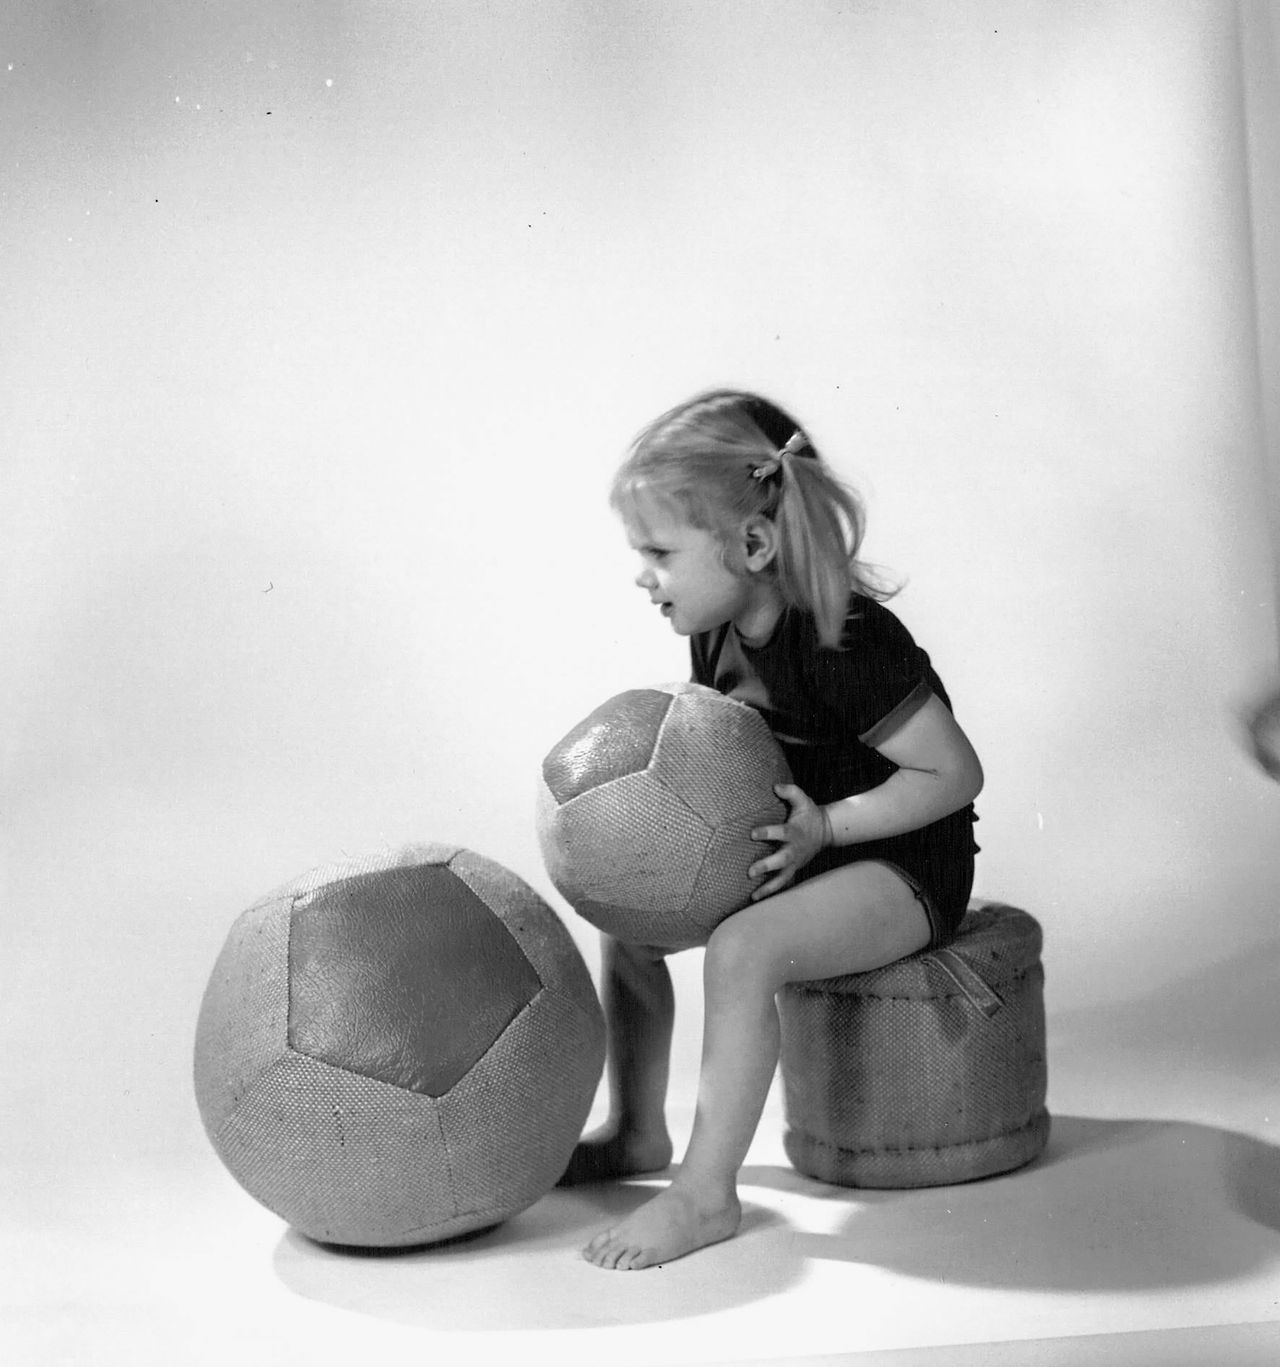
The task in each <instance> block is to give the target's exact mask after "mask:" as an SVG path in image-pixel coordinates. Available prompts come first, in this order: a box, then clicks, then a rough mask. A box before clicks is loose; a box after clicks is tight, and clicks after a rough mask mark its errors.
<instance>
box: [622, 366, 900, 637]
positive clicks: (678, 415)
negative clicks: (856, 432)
mask: <svg viewBox="0 0 1280 1367" xmlns="http://www.w3.org/2000/svg"><path fill="white" fill-rule="evenodd" d="M783 448H786V450H785V451H784V449H783ZM642 498H644V499H655V500H657V501H658V503H659V504H660V505H664V506H666V507H667V508H669V509H670V510H671V511H672V512H674V513H675V514H676V515H677V516H679V517H680V518H681V519H682V520H683V521H685V522H687V523H688V524H689V525H690V526H693V527H698V528H701V529H702V530H704V531H711V532H714V533H715V534H716V535H717V536H718V537H719V538H720V540H721V544H722V546H723V547H724V549H725V551H726V553H727V552H728V550H729V538H730V537H731V536H732V535H733V533H734V532H735V531H736V530H737V529H738V528H739V527H740V526H741V525H742V524H743V522H745V521H746V520H747V519H748V518H751V517H765V518H768V519H769V520H770V521H771V522H773V524H774V526H775V527H776V529H777V537H778V551H777V554H776V556H775V557H774V560H773V562H772V565H771V566H770V572H772V574H773V575H774V577H775V580H776V583H777V586H778V591H779V593H780V594H781V596H782V599H783V601H784V602H785V603H787V604H788V605H790V606H792V607H795V608H799V609H801V610H803V611H805V612H808V613H810V614H811V615H812V616H813V619H814V621H815V622H816V624H817V628H818V637H819V640H820V641H821V642H822V644H823V645H825V646H829V647H832V648H835V647H837V646H838V645H839V643H840V637H841V634H842V631H843V627H844V620H845V616H846V614H847V612H848V609H849V595H850V593H858V594H861V595H863V596H864V597H867V598H876V599H885V598H889V597H892V595H893V593H894V592H895V591H896V590H894V589H891V588H886V587H885V586H884V585H883V584H882V583H881V582H880V580H879V578H878V576H877V575H876V573H875V571H874V570H873V569H872V568H871V567H870V566H868V565H866V564H865V563H864V562H863V561H861V560H860V559H859V558H858V553H859V551H860V549H861V546H862V537H863V531H864V527H865V514H864V513H863V509H862V501H861V499H860V498H859V497H858V495H857V494H856V493H855V492H854V491H853V489H851V488H849V487H848V486H847V485H846V484H844V483H842V482H841V481H840V480H839V479H838V478H837V477H836V475H835V474H834V473H833V472H832V470H831V468H830V467H829V466H828V465H827V464H826V463H825V461H823V459H822V457H821V456H820V455H819V454H818V451H817V448H816V447H815V446H814V445H813V443H812V442H811V441H810V440H809V438H808V436H807V435H806V434H805V433H804V430H803V428H801V427H800V425H799V423H797V422H796V421H795V419H793V418H792V417H791V416H790V415H789V414H788V413H787V412H785V411H784V410H783V409H781V408H779V407H778V406H777V404H774V403H771V402H770V401H769V400H768V399H764V398H761V397H760V396H759V395H758V394H750V393H746V392H744V391H742V390H736V389H715V390H711V391H709V392H707V393H705V394H699V395H697V396H696V397H695V398H692V399H689V400H688V401H687V402H685V403H682V404H679V405H678V406H677V407H675V408H672V409H671V410H670V411H669V412H666V413H664V414H662V416H661V417H659V418H657V419H656V420H655V421H653V422H651V423H650V424H649V426H648V427H646V428H645V429H644V430H643V431H642V432H641V433H640V435H639V436H638V437H636V439H635V440H634V441H633V442H632V443H631V448H630V450H629V451H628V453H627V457H626V459H625V460H624V461H623V463H622V465H621V467H620V468H619V470H618V472H617V474H616V475H615V476H614V479H613V487H612V489H611V491H610V495H609V502H610V504H611V506H612V507H613V508H614V509H615V510H616V511H617V512H619V513H620V514H622V516H623V517H626V516H627V515H628V513H634V512H635V510H636V504H637V501H638V500H639V499H642ZM725 563H726V566H727V567H728V568H729V569H731V570H733V571H735V572H740V569H741V567H740V566H737V565H734V564H731V563H730V562H729V559H728V556H727V554H726V561H725Z"/></svg>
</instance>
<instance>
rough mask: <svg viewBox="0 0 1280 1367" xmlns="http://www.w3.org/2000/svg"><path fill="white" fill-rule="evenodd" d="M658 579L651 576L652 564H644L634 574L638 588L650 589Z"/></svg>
mask: <svg viewBox="0 0 1280 1367" xmlns="http://www.w3.org/2000/svg"><path fill="white" fill-rule="evenodd" d="M657 582H658V581H657V580H656V579H655V578H654V576H653V566H652V565H645V566H643V567H642V568H641V570H640V573H639V574H637V575H636V579H635V583H636V587H637V588H639V589H646V590H647V589H651V588H653V586H654V585H655V584H656V583H657Z"/></svg>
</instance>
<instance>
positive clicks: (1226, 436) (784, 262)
mask: <svg viewBox="0 0 1280 1367" xmlns="http://www.w3.org/2000/svg"><path fill="white" fill-rule="evenodd" d="M1237 18H1238V17H1237V13H1236V10H1235V8H1234V7H1233V6H1231V5H1228V4H1222V3H1214V2H1211V0H1205V2H1203V3H1185V4H1180V5H1177V6H1170V5H1164V4H1159V3H1150V4H1148V3H1136V2H1133V0H1131V2H1129V3H1120V4H1103V3H1071V4H1062V3H1051V2H1050V0H1035V2H1033V3H1030V4H1025V3H1020V4H1016V5H1009V4H991V3H985V2H984V3H977V2H976V0H975V2H973V3H968V2H967V0H966V3H958V4H950V5H947V6H945V7H943V6H935V5H923V4H914V5H905V6H899V5H894V6H881V5H876V4H869V5H863V6H853V5H847V4H844V5H842V4H836V3H820V2H818V0H814V2H813V3H800V2H798V0H797V2H796V3H747V4H741V3H728V2H727V0H726V2H723V3H722V2H721V0H684V2H677V0H651V3H634V2H633V0H623V2H622V3H616V4H610V5H607V6H605V5H587V4H570V3H539V4H537V5H533V4H519V3H513V2H512V0H506V2H504V3H496V4H491V5H490V4H486V5H474V4H471V3H468V2H467V0H456V2H453V3H437V4H433V5H431V6H425V7H424V6H421V5H419V4H416V3H413V4H411V3H407V0H394V2H387V3H379V4H376V5H374V4H367V5H359V4H354V3H339V2H338V0H328V3H316V4H311V5H306V6H297V5H293V4H285V3H272V2H270V0H268V3H262V0H255V3H240V2H239V0H237V3H234V4H224V5H219V6H206V5H203V4H199V3H196V0H173V3H170V4H167V5H164V6H154V5H151V4H144V3H141V2H140V0H139V3H120V4H113V5H107V4H101V5H96V6H89V7H84V6H80V5H75V4H72V3H70V0H42V3H40V4H35V3H30V4H25V5H23V4H17V3H14V4H10V5H9V6H7V7H6V20H7V23H6V27H7V28H8V35H7V43H8V47H7V49H6V52H4V53H0V154H2V157H0V165H2V166H3V168H4V169H3V181H2V182H0V194H2V195H3V206H4V207H3V214H2V215H0V280H2V281H3V285H2V288H3V301H4V309H3V317H4V343H3V346H2V347H0V416H2V419H3V421H2V429H0V430H2V432H3V439H2V442H0V472H2V477H3V489H2V491H0V492H2V497H3V507H4V521H5V534H4V537H3V541H2V543H0V571H2V574H3V578H2V580H0V595H2V598H0V603H2V605H3V614H4V623H3V624H4V646H3V649H2V651H0V687H2V688H3V708H4V711H3V715H4V717H5V718H6V725H5V726H4V727H3V734H2V735H0V762H2V764H3V770H2V782H3V792H2V801H3V821H4V831H3V840H4V850H3V855H4V871H3V877H4V883H3V918H4V919H3V931H4V938H5V954H4V960H5V967H4V977H5V982H4V985H3V994H2V995H0V1003H3V1004H2V1005H0V1019H2V1020H3V1040H2V1046H3V1051H4V1055H5V1057H6V1059H7V1060H8V1061H9V1063H10V1065H11V1066H13V1065H15V1064H16V1077H15V1079H14V1082H13V1085H10V1086H9V1087H6V1088H5V1089H4V1091H3V1093H0V1106H2V1107H3V1108H4V1110H3V1114H4V1116H5V1129H4V1141H3V1142H4V1145H5V1146H6V1149H7V1151H8V1153H9V1154H10V1155H13V1156H16V1157H18V1158H19V1159H21V1158H22V1156H23V1155H24V1154H31V1155H35V1154H47V1153H49V1152H50V1151H51V1150H59V1149H64V1150H66V1151H67V1152H68V1153H78V1152H80V1151H81V1150H84V1151H86V1152H87V1151H90V1150H92V1149H94V1148H95V1147H100V1141H98V1140H97V1139H95V1138H93V1137H92V1136H91V1135H90V1133H89V1132H88V1131H87V1130H86V1122H85V1117H86V1115H92V1116H93V1117H94V1122H93V1126H92V1129H93V1131H94V1133H97V1132H98V1126H99V1124H100V1123H101V1122H102V1121H103V1120H105V1121H106V1122H107V1128H108V1131H109V1133H110V1134H111V1136H112V1141H111V1145H112V1148H111V1151H112V1152H113V1153H114V1154H116V1155H117V1156H120V1155H125V1154H139V1153H142V1154H145V1153H148V1152H156V1153H161V1152H164V1153H175V1152H186V1151H188V1150H190V1149H200V1150H201V1151H202V1152H203V1139H202V1137H201V1136H200V1134H199V1128H198V1121H197V1119H196V1116H195V1111H194V1105H193V1103H192V1101H191V1097H190V1087H189V1082H188V1072H189V1066H190V1043H191V1034H192V1030H193V1027H194V1020H195V1013H196V1010H197V1008H198V1004H199V998H200V993H201V991H202V990H203V986H204V982H205V979H206V977H207V975H208V972H209V969H210V967H211V966H212V962H213V958H214V955H215V954H216V952H217V949H218V947H219V945H220V944H221V941H222V938H223V936H224V935H225V933H226V930H227V927H228V926H229V924H230V922H231V920H232V919H233V918H234V917H235V915H236V914H237V913H238V912H239V911H240V910H241V909H242V908H243V907H244V906H246V905H248V904H249V902H250V901H252V900H254V899H255V898H256V897H258V896H259V895H260V894H261V893H263V892H265V891H266V890H267V889H269V888H270V887H272V886H274V885H275V884H277V883H279V882H281V881H284V880H285V879H287V878H290V877H292V876H294V875H295V874H298V873H301V872H302V871H304V870H305V869H307V868H309V867H311V866H312V865H315V864H318V863H321V862H325V861H328V860H330V859H333V858H336V857H339V856H341V855H342V854H344V853H355V852H359V851H363V850H368V849H377V848H381V847H383V846H385V845H389V844H396V843H399V842H401V841H404V840H420V839H440V840H454V841H458V842H460V843H463V844H466V845H469V846H471V847H472V848H475V849H477V850H479V851H481V852H483V853H486V854H488V855H490V856H491V857H493V858H496V859H498V860H501V861H502V862H504V863H506V864H508V865H509V866H510V867H512V868H514V869H515V870H516V871H517V872H519V873H521V874H522V875H523V876H524V877H526V878H527V879H529V880H530V881H531V882H533V883H534V884H535V885H536V886H538V887H539V888H541V889H542V890H543V891H544V892H546V893H547V894H548V895H549V896H553V894H552V893H551V890H550V887H549V884H548V883H547V882H546V879H545V877H544V875H543V873H542V869H541V865H540V861H539V857H538V852H537V847H536V841H535V837H534V830H533V800H534V792H535V781H536V774H537V767H538V763H539V761H540V759H541V757H542V755H543V753H544V752H545V751H546V749H547V748H548V747H549V745H550V744H551V743H552V742H553V741H554V740H555V739H556V738H557V737H558V736H559V735H560V734H561V733H562V732H563V731H565V730H566V729H568V727H569V726H571V725H572V724H574V723H575V722H576V721H577V720H578V719H579V718H580V717H581V716H582V715H583V714H584V713H585V712H586V711H588V710H589V709H590V708H592V707H594V706H595V705H596V704H597V703H598V702H600V701H602V700H603V699H604V698H605V697H607V696H608V695H609V694H611V693H613V692H616V691H619V690H620V689H623V688H627V687H631V686H635V685H637V684H642V683H645V682H651V681H656V680H661V679H666V678H671V677H682V676H684V675H685V673H686V670H687V658H686V654H685V647H684V643H683V642H681V641H679V640H677V639H675V638H673V637H671V636H670V635H669V633H668V632H667V629H666V628H665V626H664V625H663V624H662V623H661V622H660V621H659V620H658V619H657V618H656V617H654V616H652V614H651V610H650V609H649V608H648V606H647V604H646V602H645V601H644V597H643V595H642V594H641V593H640V592H639V591H638V590H636V589H635V588H634V587H632V585H631V574H632V572H633V570H632V567H631V563H630V560H629V557H628V555H627V553H626V550H625V545H624V542H623V538H622V535H621V533H620V531H619V529H618V528H617V527H616V526H615V525H614V523H613V521H612V518H611V515H610V514H609V512H608V509H607V507H606V503H605V492H606V488H607V483H608V477H609V473H610V471H611V470H612V468H613V465H614V464H615V462H616V460H617V459H618V458H619V456H620V454H621V452H622V449H623V448H624V446H625V444H626V442H627V441H628V439H629V438H630V436H631V435H632V434H633V432H634V431H635V430H636V429H637V428H638V427H639V426H640V425H641V424H642V423H643V422H644V421H646V420H647V419H648V418H650V417H651V416H653V415H654V413H656V412H657V411H659V410H660V409H662V408H665V407H667V406H668V405H669V404H671V403H673V402H675V401H676V400H678V399H680V398H683V397H684V396H685V395H686V394H688V393H690V392H692V391H694V390H696V389H699V388H702V387H704V386H707V385H711V384H720V383H732V384H741V385H746V386H756V387H759V388H761V389H763V390H765V391H766V392H768V393H770V394H772V395H773V396H775V397H777V398H778V399H779V400H781V401H782V402H783V403H785V404H787V405H789V406H792V407H793V408H794V409H795V410H796V411H797V412H798V413H799V415H800V416H801V417H802V419H803V420H804V421H805V422H806V423H807V424H808V425H809V427H810V428H811V430H812V431H813V432H814V433H815V434H816V436H817V438H818V439H819V442H820V444H821V445H822V446H823V448H824V450H825V451H826V453H827V454H828V456H829V457H830V458H831V460H832V461H833V463H835V464H836V465H837V466H838V467H839V468H840V469H841V470H842V471H843V472H844V473H845V474H846V475H848V476H849V477H850V478H851V479H852V480H853V481H854V482H856V483H858V484H859V485H860V486H861V487H862V489H863V491H864V493H865V495H866V496H867V500H868V503H869V508H870V526H871V535H870V539H869V543H868V550H869V552H870V554H871V555H872V557H873V558H875V559H876V560H878V561H879V562H880V563H882V564H883V565H885V566H886V567H888V568H889V569H890V570H891V571H892V572H893V573H894V574H896V575H897V576H899V577H900V578H902V579H904V580H905V581H907V587H906V588H905V590H904V592H903V593H902V594H901V596H900V597H899V598H898V599H897V600H896V607H897V610H898V611H899V612H900V613H901V615H902V616H903V617H904V618H905V620H906V621H907V622H908V624H909V625H910V626H911V628H912V629H913V631H914V632H915V633H916V635H917V637H918V638H919V639H920V640H921V642H922V643H923V644H924V645H925V646H926V647H927V648H928V649H929V650H930V652H931V654H932V655H933V657H934V659H935V662H936V663H937V665H938V667H939V669H940V671H941V673H942V675H943V677H944V679H945V680H946V681H947V684H948V687H949V689H950V691H951V693H952V696H953V699H954V701H955V704H956V708H957V711H958V713H959V714H960V716H961V719H962V720H963V722H964V724H965V725H966V727H967V729H968V730H969V731H970V734H971V735H972V736H973V738H974V741H975V743H976V745H977V747H978V749H979V751H980V753H981V755H982V757H983V759H984V762H985V765H986V770H987V789H986V792H985V793H984V794H983V796H982V798H981V799H980V802H979V810H980V813H981V817H982V821H981V825H980V826H979V828H978V831H979V839H980V841H981V843H982V846H983V855H982V859H981V865H980V872H979V890H980V891H981V892H983V893H985V894H986V895H989V896H997V897H1002V898H1006V899H1009V900H1013V901H1016V902H1018V903H1020V904H1022V905H1024V906H1025V907H1027V908H1028V909H1029V910H1030V911H1032V912H1033V913H1034V914H1036V915H1037V916H1038V917H1039V918H1040V919H1041V920H1042V921H1043V923H1044V925H1045V928H1046V934H1047V941H1048V947H1047V951H1046V962H1047V966H1048V972H1049V1000H1050V1008H1051V1011H1052V1012H1055V1013H1058V1012H1062V1011H1064V1010H1067V1009H1085V1010H1087V1009H1092V1008H1095V1007H1104V1006H1106V1005H1108V1004H1110V1003H1119V1002H1123V1001H1125V1000H1127V999H1128V998H1129V997H1130V996H1131V995H1134V994H1138V993H1141V994H1146V993H1150V992H1152V991H1159V990H1161V989H1163V988H1166V987H1167V988H1168V989H1169V990H1170V991H1178V990H1179V988H1180V986H1181V985H1182V984H1184V983H1185V982H1186V981H1187V980H1189V979H1192V978H1194V977H1195V976H1196V975H1197V974H1198V973H1199V972H1200V971H1201V970H1202V969H1204V968H1206V967H1211V966H1223V965H1230V964H1231V963H1234V962H1237V961H1252V962H1254V963H1257V962H1259V961H1260V960H1261V959H1263V958H1265V957H1267V956H1270V957H1271V959H1274V955H1275V952H1276V948H1277V932H1276V929H1275V910H1276V903H1277V890H1278V888H1280V841H1277V839H1276V833H1277V829H1278V828H1277V815H1278V814H1280V788H1277V787H1276V786H1275V785H1273V784H1270V783H1268V781H1267V780H1266V779H1264V778H1263V777H1262V775H1261V774H1260V772H1259V771H1258V770H1257V769H1256V768H1255V767H1254V766H1253V765H1252V764H1251V762H1250V761H1249V760H1248V758H1247V757H1246V755H1245V754H1244V751H1243V749H1242V746H1241V744H1240V741H1239V735H1238V721H1237V714H1238V712H1239V711H1240V709H1241V707H1242V706H1243V705H1244V703H1245V702H1246V701H1247V700H1248V699H1249V698H1250V697H1251V696H1252V695H1253V694H1254V693H1255V692H1256V691H1257V690H1258V689H1260V688H1262V687H1265V686H1266V685H1267V684H1268V683H1269V682H1271V681H1272V680H1273V679H1274V676H1275V673H1276V662H1277V657H1276V649H1277V643H1276V625H1275V623H1276V617H1275V562H1274V560H1273V549H1272V544H1271V540H1270V534H1269V530H1268V508H1267V500H1268V498H1269V497H1272V496H1273V495H1271V494H1270V493H1269V492H1268V487H1269V486H1268V483H1267V463H1266V462H1267V455H1266V452H1267V442H1266V438H1265V434H1264V426H1263V421H1262V413H1263V402H1264V397H1265V396H1264V393H1263V391H1262V390H1261V389H1260V385H1259V377H1260V374H1265V373H1266V372H1265V371H1262V372H1260V369H1259V362H1258V349H1257V345H1256V336H1257V334H1256V324H1257V322H1258V321H1259V319H1262V320H1263V321H1264V322H1265V320H1266V318H1267V317H1268V316H1270V317H1272V318H1274V316H1275V315H1274V311H1273V312H1272V313H1271V314H1270V315H1268V314H1267V312H1266V307H1267V305H1266V300H1265V298H1263V305H1264V307H1263V308H1262V310H1261V311H1260V310H1259V308H1258V300H1259V298H1260V296H1259V295H1258V294H1257V293H1256V291H1255V266H1256V265H1257V264H1258V263H1257V259H1255V256H1254V254H1253V253H1251V250H1250V243H1251V236H1250V217H1249V206H1250V193H1249V182H1248V177H1247V175H1246V168H1247V166H1248V156H1249V144H1248V141H1247V138H1246V127H1245V118H1244V110H1245V108H1246V105H1245V100H1244V91H1245V89H1246V88H1252V90H1253V99H1254V104H1253V106H1251V107H1252V108H1253V109H1254V111H1255V114H1256V111H1257V110H1259V109H1261V110H1262V112H1263V115H1264V116H1266V117H1270V116H1271V115H1273V114H1274V113H1275V99H1274V87H1272V86H1269V85H1267V84H1266V82H1265V80H1263V81H1261V82H1260V81H1259V80H1258V79H1257V76H1256V70H1255V71H1254V76H1253V77H1251V79H1252V80H1253V82H1254V84H1253V86H1252V87H1249V86H1248V82H1247V81H1244V80H1243V79H1242V68H1241V62H1240V50H1239V44H1238V37H1239V25H1238V22H1237ZM1245 18H1246V26H1247V25H1253V26H1254V27H1253V28H1252V29H1251V30H1250V31H1251V32H1253V33H1255V34H1257V33H1263V34H1264V35H1267V34H1273V33H1274V29H1273V28H1271V27H1269V25H1272V24H1273V23H1274V10H1273V9H1272V8H1271V7H1269V6H1265V5H1261V6H1259V5H1255V6H1250V7H1247V9H1246V16H1245ZM1272 51H1274V49H1272ZM6 67H7V68H8V69H7V70H5V68H6ZM1249 70H1251V68H1247V67H1246V74H1248V71H1249ZM1265 145H1266V144H1265V139H1264V140H1263V142H1259V141H1258V138H1257V137H1256V136H1255V141H1254V144H1253V148H1254V171H1255V182H1254V188H1253V196H1254V202H1255V203H1265V202H1267V201H1266V195H1267V194H1271V195H1272V198H1271V201H1270V202H1271V203H1274V180H1271V181H1268V180H1267V176H1268V175H1269V174H1270V170H1269V165H1270V164H1269V163H1268V162H1267V161H1266V160H1265V158H1263V157H1262V156H1261V155H1260V153H1259V148H1260V147H1265ZM1271 145H1272V146H1274V143H1272V144H1271ZM1268 186H1269V187H1270V188H1268ZM1259 240H1260V241H1261V240H1269V238H1268V237H1267V235H1266V234H1265V233H1261V234H1260V237H1259ZM1265 264H1266V263H1265V260H1264V261H1263V265H1264V266H1265ZM1258 279H1259V280H1263V283H1265V279H1264V277H1263V276H1259V277H1258ZM1272 279H1274V276H1273V277H1272ZM557 905H558V906H560V907H561V909H562V910H564V908H563V905H562V904H561V903H559V902H557ZM566 915H567V916H568V915H569V913H568V912H567V911H566ZM575 934H577V935H578V936H579V938H580V941H581V943H582V945H583V948H584V952H585V953H586V954H587V955H588V958H589V960H590V962H592V964H593V965H594V963H595V961H596V954H595V947H594V942H593V937H592V935H591V933H590V932H588V931H587V930H586V928H585V927H582V926H580V925H578V924H577V923H575ZM675 965H676V971H677V980H678V981H677V986H678V992H679V993H680V1002H681V1009H682V1016H681V1022H682V1023H681V1027H680V1029H681V1033H680V1036H679V1038H678V1043H677V1047H678V1051H679V1058H680V1071H679V1073H678V1076H677V1084H676V1085H677V1086H678V1087H682V1088H685V1089H686V1090H687V1089H688V1088H689V1087H690V1086H691V1081H692V1071H691V1069H692V1061H693V1060H694V1059H695V1057H696V1048H697V1028H698V1013H699V1005H698V996H699V994H698V990H697V970H698V955H697V954H696V953H695V954H689V955H684V956H681V957H680V958H678V959H677V960H676V961H675ZM86 1108H87V1109H86Z"/></svg>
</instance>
